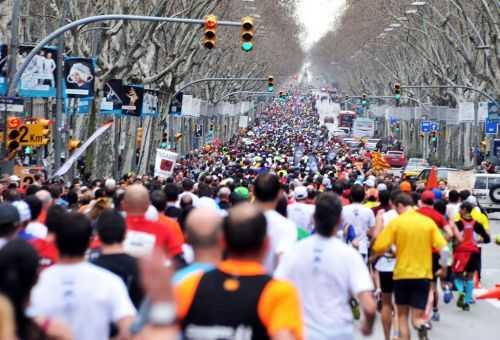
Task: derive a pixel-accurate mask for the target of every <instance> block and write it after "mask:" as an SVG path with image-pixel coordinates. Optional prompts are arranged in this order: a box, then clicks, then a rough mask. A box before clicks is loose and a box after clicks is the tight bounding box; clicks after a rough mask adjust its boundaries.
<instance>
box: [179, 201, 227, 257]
mask: <svg viewBox="0 0 500 340" xmlns="http://www.w3.org/2000/svg"><path fill="white" fill-rule="evenodd" d="M222 221H223V219H222V217H221V216H220V214H218V213H217V211H215V210H214V209H211V208H196V209H193V210H191V212H190V213H189V214H188V216H187V219H186V236H187V242H188V243H189V244H190V245H191V246H192V247H193V249H194V251H195V252H196V251H198V250H200V249H219V242H220V239H221V229H222Z"/></svg>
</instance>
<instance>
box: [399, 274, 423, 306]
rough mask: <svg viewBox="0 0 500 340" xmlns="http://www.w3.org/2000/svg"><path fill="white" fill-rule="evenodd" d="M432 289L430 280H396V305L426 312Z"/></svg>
mask: <svg viewBox="0 0 500 340" xmlns="http://www.w3.org/2000/svg"><path fill="white" fill-rule="evenodd" d="M430 287H431V282H430V280H427V279H408V280H394V298H395V300H396V305H403V306H411V307H413V308H416V309H421V310H424V309H425V307H426V305H427V298H428V296H429V290H430Z"/></svg>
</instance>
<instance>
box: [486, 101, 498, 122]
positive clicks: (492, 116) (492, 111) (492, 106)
mask: <svg viewBox="0 0 500 340" xmlns="http://www.w3.org/2000/svg"><path fill="white" fill-rule="evenodd" d="M488 120H496V121H497V122H498V121H500V110H499V108H498V105H497V103H495V102H489V103H488Z"/></svg>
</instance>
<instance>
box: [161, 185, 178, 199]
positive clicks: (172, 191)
mask: <svg viewBox="0 0 500 340" xmlns="http://www.w3.org/2000/svg"><path fill="white" fill-rule="evenodd" d="M164 190H165V195H166V196H167V201H168V202H175V201H177V200H178V199H179V187H178V186H177V185H176V184H174V183H167V184H166V185H165V189H164Z"/></svg>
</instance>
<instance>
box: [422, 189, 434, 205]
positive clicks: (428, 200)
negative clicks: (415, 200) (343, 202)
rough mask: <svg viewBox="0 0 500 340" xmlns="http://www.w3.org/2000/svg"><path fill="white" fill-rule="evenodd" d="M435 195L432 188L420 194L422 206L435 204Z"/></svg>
mask: <svg viewBox="0 0 500 340" xmlns="http://www.w3.org/2000/svg"><path fill="white" fill-rule="evenodd" d="M434 200H435V195H434V193H433V192H432V191H431V190H426V191H424V192H423V193H422V196H420V205H421V206H430V207H432V206H433V205H434Z"/></svg>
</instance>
